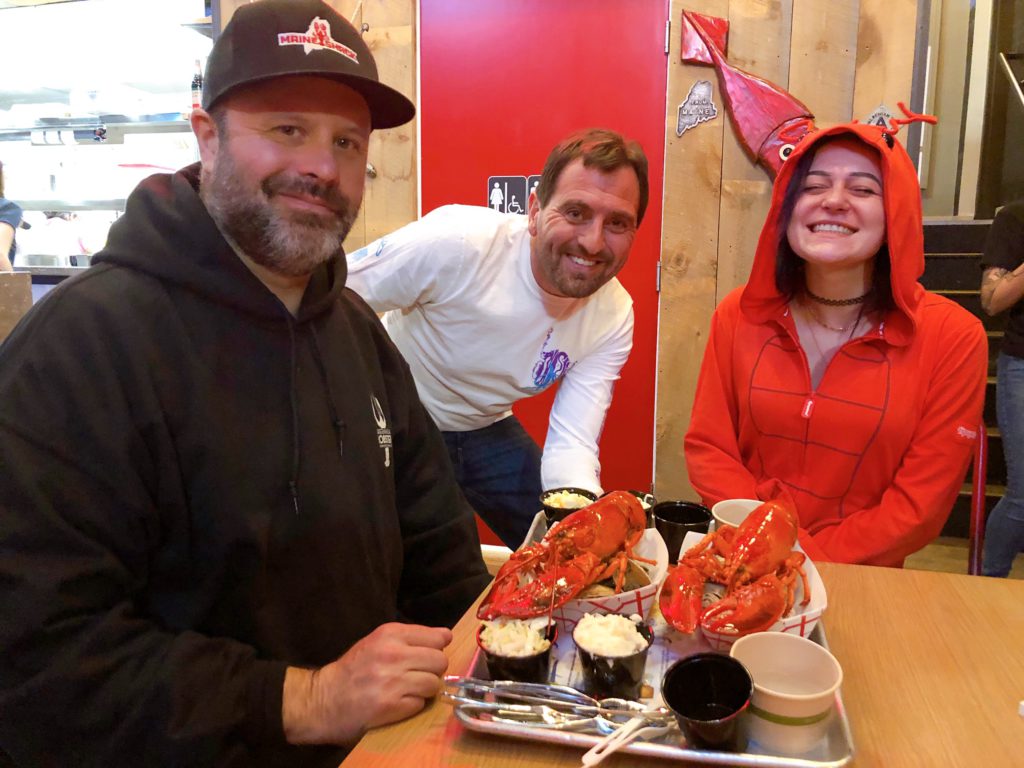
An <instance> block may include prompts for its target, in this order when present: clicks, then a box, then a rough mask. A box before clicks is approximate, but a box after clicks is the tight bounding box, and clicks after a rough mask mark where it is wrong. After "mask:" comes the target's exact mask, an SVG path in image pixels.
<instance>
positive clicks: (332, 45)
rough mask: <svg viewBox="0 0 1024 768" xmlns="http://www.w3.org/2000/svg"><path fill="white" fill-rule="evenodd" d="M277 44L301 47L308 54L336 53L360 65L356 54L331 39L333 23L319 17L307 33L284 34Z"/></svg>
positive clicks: (280, 36)
mask: <svg viewBox="0 0 1024 768" xmlns="http://www.w3.org/2000/svg"><path fill="white" fill-rule="evenodd" d="M277 44H278V45H301V46H302V48H303V50H304V51H305V52H306V53H309V52H310V51H334V52H335V53H340V54H341V55H342V56H347V57H348V58H350V59H352V61H354V62H355V63H356V64H358V63H359V57H358V56H356V52H355V51H353V50H352V49H351V48H349V47H348V46H347V45H342V44H341V43H339V42H338V41H337V40H335V39H334V38H333V37H331V23H330V22H329V21H324V20H323V19H321V18H320V17H319V16H317V17H316V18H314V19H313V20H312V21H311V22H309V29H308V30H306V31H305V32H282V33H281V34H279V35H278V36H277Z"/></svg>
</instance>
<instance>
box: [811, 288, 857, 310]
mask: <svg viewBox="0 0 1024 768" xmlns="http://www.w3.org/2000/svg"><path fill="white" fill-rule="evenodd" d="M804 293H806V294H807V298H809V299H810V300H811V301H816V302H818V303H819V304H824V305H825V306H826V307H849V306H852V305H854V304H863V303H864V302H865V301H867V298H868V296H870V295H871V291H868V292H867V293H865V294H864V295H863V296H857V297H856V298H853V299H826V298H825V297H824V296H817V295H815V294H813V293H811V291H810V289H809V288H807V287H806V286H805V287H804Z"/></svg>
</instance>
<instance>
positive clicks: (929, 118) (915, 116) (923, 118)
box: [882, 101, 939, 136]
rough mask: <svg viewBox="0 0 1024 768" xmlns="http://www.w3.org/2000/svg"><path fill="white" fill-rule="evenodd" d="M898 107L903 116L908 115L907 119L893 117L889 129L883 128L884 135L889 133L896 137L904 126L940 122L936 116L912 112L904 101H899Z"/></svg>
mask: <svg viewBox="0 0 1024 768" xmlns="http://www.w3.org/2000/svg"><path fill="white" fill-rule="evenodd" d="M896 106H897V107H899V108H900V109H901V110H902V111H903V114H904V115H906V119H903V118H901V117H892V118H890V119H889V127H888V128H883V129H882V133H887V134H889V135H890V136H895V135H896V134H897V133H899V130H900V128H902V127H903V126H904V125H910V124H911V123H928V124H929V125H935V124H936V123H937V122H939V120H938V118H937V117H935V115H925V114H922V113H919V112H912V111H911V110H910V109H908V108H907V105H906V104H904V103H903V102H902V101H897V102H896Z"/></svg>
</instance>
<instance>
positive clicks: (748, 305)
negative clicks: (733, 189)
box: [740, 123, 924, 346]
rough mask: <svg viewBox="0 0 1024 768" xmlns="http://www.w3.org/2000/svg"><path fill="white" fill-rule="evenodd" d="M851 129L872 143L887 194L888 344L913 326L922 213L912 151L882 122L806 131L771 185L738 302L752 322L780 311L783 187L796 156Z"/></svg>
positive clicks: (919, 292) (900, 340)
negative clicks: (890, 139)
mask: <svg viewBox="0 0 1024 768" xmlns="http://www.w3.org/2000/svg"><path fill="white" fill-rule="evenodd" d="M838 135H849V136H852V137H854V138H856V139H859V140H860V141H863V142H864V143H865V144H867V145H868V146H871V147H874V148H875V149H876V150H877V152H878V155H879V157H880V161H881V165H882V186H883V197H884V200H885V231H886V242H887V243H888V246H889V258H890V260H891V262H892V276H891V281H892V294H893V299H894V302H895V304H896V308H895V309H894V310H892V311H890V312H889V313H888V315H887V316H886V318H885V325H884V334H885V339H886V341H888V342H889V343H890V344H894V345H897V346H903V345H905V344H907V343H909V342H910V339H911V338H912V337H913V335H914V329H915V327H916V322H915V319H914V318H915V315H916V311H917V307H918V304H919V303H920V302H921V299H922V298H923V296H924V289H923V288H922V287H921V285H920V283H918V281H917V280H918V278H919V277H920V276H921V274H922V273H923V272H924V229H923V224H922V217H921V188H920V186H919V185H918V181H917V170H916V169H915V168H914V164H913V163H912V162H911V161H910V156H909V155H908V154H907V151H906V150H905V149H904V148H903V145H902V144H900V142H899V141H898V140H896V139H895V137H893V142H892V146H891V147H890V146H889V143H888V142H887V140H886V136H885V135H884V132H883V130H882V128H881V127H880V126H877V125H866V124H861V123H847V124H845V125H837V126H833V127H832V128H825V129H822V130H818V131H814V132H812V133H809V134H808V135H807V136H806V137H804V139H803V140H802V141H801V142H800V143H799V144H797V146H796V149H794V150H793V152H792V154H791V155H790V156H789V157H788V158H787V159H786V161H785V163H784V164H783V166H782V170H781V171H779V175H778V177H777V178H776V179H775V186H774V187H773V189H772V204H771V210H770V211H769V212H768V218H767V220H766V221H765V224H764V227H763V228H762V229H761V237H760V239H759V240H758V243H757V252H756V253H755V254H754V265H753V267H752V268H751V270H750V279H749V280H748V281H747V285H746V287H745V288H744V289H743V296H742V298H741V299H740V306H741V307H742V309H743V313H744V315H746V316H747V317H748V318H749V319H750V320H751V321H753V322H764V321H766V320H770V319H772V318H775V317H778V316H779V315H780V313H781V312H782V311H783V310H784V308H785V304H786V299H785V297H784V296H783V295H782V294H780V293H779V291H778V289H777V288H776V287H775V258H776V255H777V253H778V243H779V215H780V212H781V210H782V200H783V198H784V197H785V194H786V187H787V186H788V185H789V181H790V179H791V178H792V176H793V171H794V170H795V169H796V165H797V161H798V160H799V159H800V157H801V156H803V155H804V154H805V153H807V152H808V151H809V150H810V148H811V147H812V146H814V145H815V144H817V143H818V142H819V141H821V140H822V139H824V138H825V137H826V136H838Z"/></svg>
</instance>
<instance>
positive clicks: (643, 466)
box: [420, 0, 667, 490]
mask: <svg viewBox="0 0 1024 768" xmlns="http://www.w3.org/2000/svg"><path fill="white" fill-rule="evenodd" d="M666 5H667V4H666V0H557V1H555V0H421V2H420V43H421V47H420V79H421V93H420V104H421V108H420V127H421V132H422V154H421V157H422V189H423V212H424V213H426V212H428V211H430V210H433V209H434V208H436V207H438V206H440V205H445V204H447V203H467V204H472V205H486V204H487V178H488V176H502V175H519V176H529V175H532V174H539V173H540V172H541V169H542V168H543V165H544V160H545V158H546V157H547V154H548V152H550V150H551V148H552V147H553V146H554V145H555V144H556V143H557V142H558V141H559V140H560V139H562V138H563V137H565V136H566V135H568V134H569V133H571V132H573V131H575V130H578V129H580V128H585V127H588V126H600V127H605V128H611V129H613V130H616V131H620V132H621V133H623V134H625V135H626V136H628V137H630V138H633V139H636V140H637V141H639V142H640V144H641V145H642V146H643V148H644V151H645V152H646V153H647V157H648V160H649V162H650V168H651V174H650V184H651V203H650V206H649V208H648V210H647V214H646V216H645V217H644V221H643V224H642V225H641V226H640V229H639V231H638V233H637V237H636V240H635V242H634V246H633V251H632V253H631V255H630V258H629V262H628V263H627V265H626V267H625V268H624V269H623V270H622V272H620V274H619V279H620V280H621V281H622V283H623V285H624V286H625V287H626V289H627V290H628V291H629V293H630V294H631V295H632V297H633V301H634V312H635V318H636V330H635V335H634V340H633V351H632V354H631V355H630V358H629V361H628V362H627V363H626V365H625V367H624V368H623V373H622V379H621V381H620V382H619V383H618V385H617V387H616V391H615V397H614V400H613V403H612V407H611V409H610V411H609V414H608V419H607V422H606V424H605V429H604V433H603V436H602V440H601V463H602V482H603V484H604V487H605V488H606V489H613V488H637V489H644V490H647V489H649V487H650V485H651V481H652V475H653V450H654V383H655V356H656V351H657V309H658V294H657V292H656V289H655V286H656V270H657V262H658V254H659V250H660V243H661V189H662V168H663V165H664V163H663V156H664V137H665V133H664V132H665V124H666V122H665V121H666V118H665V114H666V104H665V93H666V67H667V61H666V54H665V48H664V45H665V20H666V14H667V7H666ZM552 399H553V392H551V391H549V392H547V393H545V394H543V395H541V396H539V397H535V398H531V399H530V400H527V401H523V402H522V403H520V404H518V405H517V406H516V414H517V415H518V416H519V418H520V419H521V420H522V421H523V423H524V425H525V426H526V428H527V429H528V430H529V431H530V434H531V435H533V436H534V438H536V439H537V441H538V442H541V443H542V442H543V440H544V435H545V433H546V429H547V413H548V410H549V408H550V405H551V400H552Z"/></svg>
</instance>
